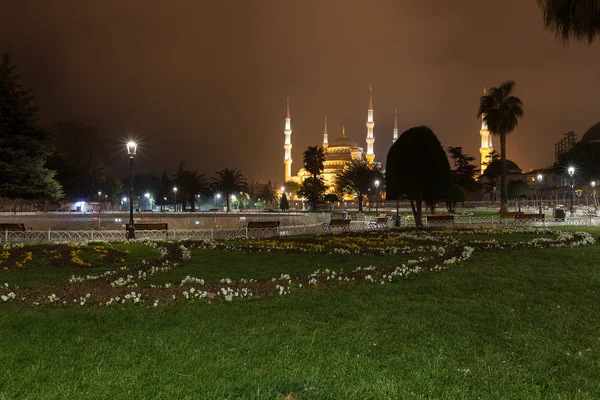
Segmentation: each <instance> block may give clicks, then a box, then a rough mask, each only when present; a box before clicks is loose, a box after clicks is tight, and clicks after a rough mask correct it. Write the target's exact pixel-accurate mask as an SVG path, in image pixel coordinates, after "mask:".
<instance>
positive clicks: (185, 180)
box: [177, 171, 211, 212]
mask: <svg viewBox="0 0 600 400" xmlns="http://www.w3.org/2000/svg"><path fill="white" fill-rule="evenodd" d="M177 184H178V185H179V190H180V191H181V194H182V195H183V199H184V200H187V202H189V203H190V205H191V206H192V212H195V211H196V201H197V200H198V197H197V196H199V195H201V196H206V197H209V196H210V195H211V190H210V184H209V183H208V180H207V179H206V175H204V174H199V173H198V171H182V172H181V173H180V174H179V176H178V178H177Z"/></svg>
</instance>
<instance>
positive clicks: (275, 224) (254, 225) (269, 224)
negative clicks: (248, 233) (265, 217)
mask: <svg viewBox="0 0 600 400" xmlns="http://www.w3.org/2000/svg"><path fill="white" fill-rule="evenodd" d="M279 223H280V222H279V221H250V222H248V226H247V228H248V229H274V230H277V229H278V228H279Z"/></svg>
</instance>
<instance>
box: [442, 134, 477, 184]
mask: <svg viewBox="0 0 600 400" xmlns="http://www.w3.org/2000/svg"><path fill="white" fill-rule="evenodd" d="M447 150H448V153H450V157H451V158H452V161H453V162H454V170H453V171H452V180H453V182H454V183H456V184H457V185H459V186H460V187H461V188H463V189H464V190H466V191H467V192H470V193H473V192H476V191H477V190H479V187H480V185H479V183H478V182H477V181H476V180H475V175H477V173H479V168H477V166H476V165H474V164H472V162H473V161H475V157H473V156H469V155H467V154H464V153H463V150H462V147H452V146H449V147H447Z"/></svg>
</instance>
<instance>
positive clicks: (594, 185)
mask: <svg viewBox="0 0 600 400" xmlns="http://www.w3.org/2000/svg"><path fill="white" fill-rule="evenodd" d="M590 185H591V186H592V200H593V201H594V207H596V208H597V207H598V201H597V197H596V181H591V182H590Z"/></svg>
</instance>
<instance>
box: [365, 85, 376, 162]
mask: <svg viewBox="0 0 600 400" xmlns="http://www.w3.org/2000/svg"><path fill="white" fill-rule="evenodd" d="M374 126H375V122H374V121H373V88H372V87H371V86H369V110H368V111H367V161H368V162H370V163H373V162H374V161H375V153H374V152H373V144H374V143H375V138H374V137H373V127H374Z"/></svg>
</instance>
